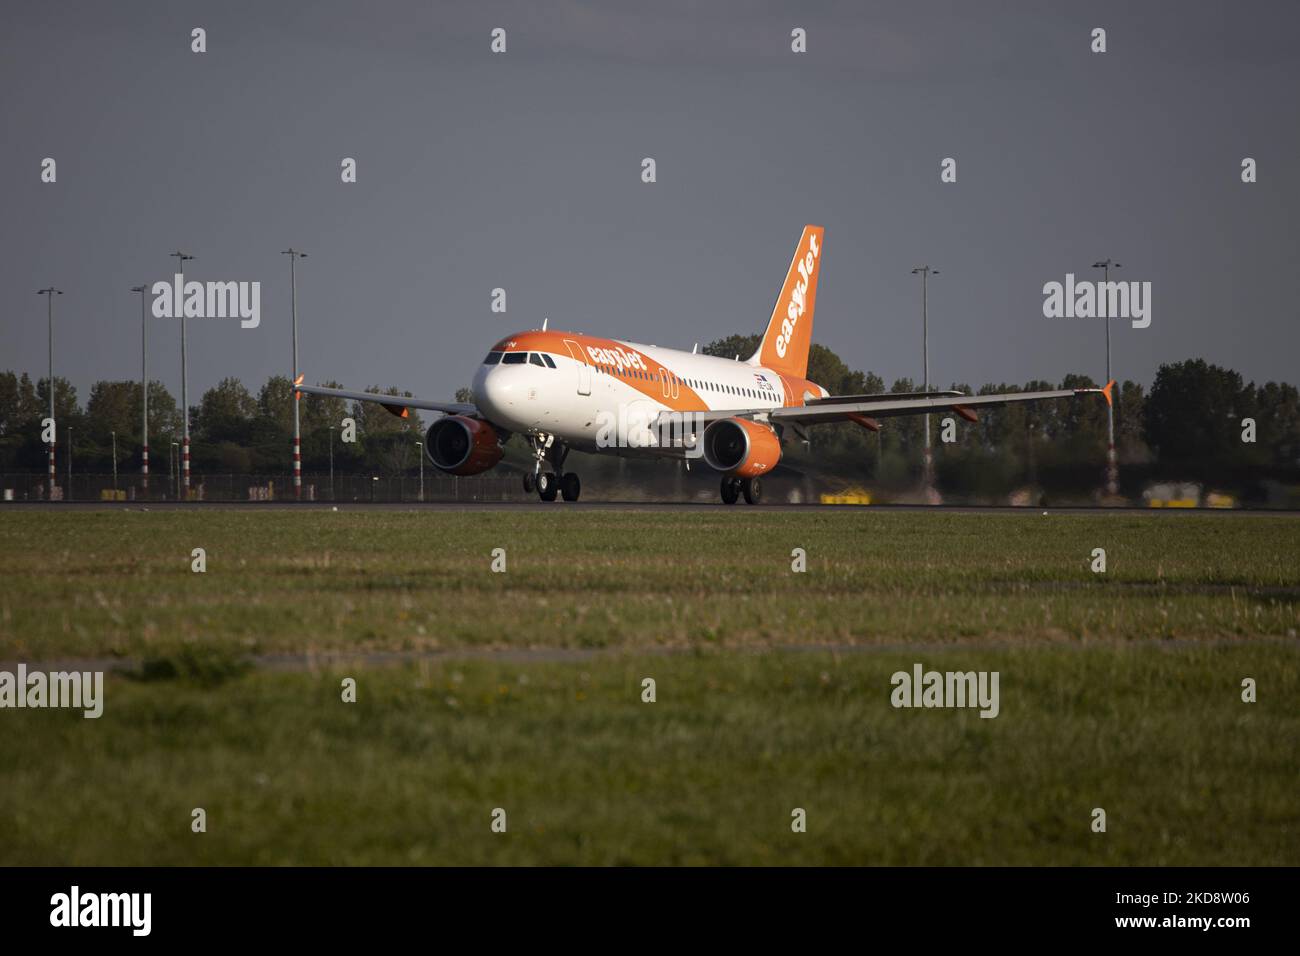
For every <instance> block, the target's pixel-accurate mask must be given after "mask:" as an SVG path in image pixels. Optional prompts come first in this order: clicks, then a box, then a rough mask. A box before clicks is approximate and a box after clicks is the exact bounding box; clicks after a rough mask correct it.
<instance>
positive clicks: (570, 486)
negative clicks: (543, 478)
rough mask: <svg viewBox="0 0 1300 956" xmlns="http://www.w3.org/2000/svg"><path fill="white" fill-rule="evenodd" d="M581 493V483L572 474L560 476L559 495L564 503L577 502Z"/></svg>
mask: <svg viewBox="0 0 1300 956" xmlns="http://www.w3.org/2000/svg"><path fill="white" fill-rule="evenodd" d="M581 491H582V482H580V481H579V480H578V476H577V475H575V474H574V473H573V472H571V471H568V472H565V473H564V474H563V475H561V476H560V494H561V495H562V496H563V498H564V500H565V501H577V500H578V495H579V494H580V493H581Z"/></svg>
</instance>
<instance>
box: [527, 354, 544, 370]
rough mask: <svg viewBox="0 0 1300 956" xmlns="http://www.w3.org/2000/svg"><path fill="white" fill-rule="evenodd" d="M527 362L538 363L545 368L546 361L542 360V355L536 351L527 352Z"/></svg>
mask: <svg viewBox="0 0 1300 956" xmlns="http://www.w3.org/2000/svg"><path fill="white" fill-rule="evenodd" d="M528 364H529V365H540V366H541V367H542V368H546V363H545V362H543V361H542V357H541V356H540V355H538V354H537V353H536V352H529V353H528Z"/></svg>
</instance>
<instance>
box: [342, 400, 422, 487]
mask: <svg viewBox="0 0 1300 956" xmlns="http://www.w3.org/2000/svg"><path fill="white" fill-rule="evenodd" d="M366 391H367V392H372V393H374V394H376V395H391V396H393V398H394V401H393V407H394V408H402V407H405V406H404V405H403V404H402V401H401V400H402V398H403V397H405V398H410V397H412V396H411V393H410V392H402V391H400V390H398V389H397V388H388V389H386V390H381V389H380V388H379V386H378V385H372V386H371V387H370V388H367V389H366ZM352 414H353V417H354V418H356V421H357V437H358V439H359V440H360V444H361V453H362V465H363V467H365V468H367V469H370V470H374V471H378V472H380V473H381V474H385V475H396V474H400V473H402V472H404V471H406V470H407V469H408V468H412V467H414V466H415V465H416V464H417V458H416V453H417V449H416V447H415V443H416V442H417V441H420V442H422V441H424V423H423V422H422V421H421V420H420V414H419V412H417V411H416V410H415V409H414V408H411V409H409V410H408V412H407V415H406V417H401V416H400V415H394V414H393V413H392V412H390V411H388V410H387V409H386V408H385V407H384V406H383V405H379V404H376V403H374V402H357V403H355V406H354V408H353V413H352Z"/></svg>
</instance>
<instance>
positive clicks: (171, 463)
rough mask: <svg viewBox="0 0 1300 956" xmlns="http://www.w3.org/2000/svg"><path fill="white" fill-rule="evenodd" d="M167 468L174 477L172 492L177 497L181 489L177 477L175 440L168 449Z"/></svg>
mask: <svg viewBox="0 0 1300 956" xmlns="http://www.w3.org/2000/svg"><path fill="white" fill-rule="evenodd" d="M167 470H168V471H169V472H170V474H171V478H172V494H173V495H174V496H175V497H177V498H179V497H180V496H181V490H180V487H179V484H178V481H177V478H176V443H175V442H172V443H171V447H170V448H168V449H167Z"/></svg>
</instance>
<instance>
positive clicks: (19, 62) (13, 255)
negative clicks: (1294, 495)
mask: <svg viewBox="0 0 1300 956" xmlns="http://www.w3.org/2000/svg"><path fill="white" fill-rule="evenodd" d="M195 26H202V27H204V28H205V29H206V30H207V32H208V52H207V53H204V54H195V53H192V52H190V30H191V28H193V27H195ZM498 26H500V27H503V28H505V29H506V30H507V33H508V52H507V53H506V54H504V55H493V54H492V53H491V52H490V51H489V42H490V37H489V34H490V31H491V30H492V28H493V27H498ZM796 26H798V27H803V28H805V29H806V30H807V31H808V51H809V52H808V53H807V54H804V55H796V54H793V53H791V52H790V30H791V29H792V28H793V27H796ZM1097 26H1100V27H1104V28H1105V29H1106V30H1107V34H1108V36H1107V39H1108V48H1109V50H1108V52H1107V53H1105V54H1093V53H1092V52H1090V50H1089V45H1090V36H1089V34H1090V31H1091V29H1092V28H1093V27H1097ZM1298 27H1300V7H1298V6H1297V5H1296V4H1294V3H1265V2H1244V3H1243V2H1231V3H1214V2H1197V3H1182V2H1131V0H1129V2H1123V3H1088V4H1084V3H1070V4H1064V3H1043V2H1023V3H992V2H981V3H969V2H954V3H923V2H897V3H884V4H870V5H868V4H865V3H859V2H836V0H830V2H821V3H816V4H809V3H805V2H801V3H796V2H788V3H777V2H749V3H723V2H713V3H699V2H685V0H660V2H656V3H644V2H638V3H613V2H611V3H595V2H579V0H568V2H541V0H538V2H518V3H505V2H479V0H463V2H439V3H428V2H367V3H361V2H349V3H345V2H319V0H315V2H310V3H308V2H306V0H295V2H278V3H258V2H221V3H217V2H211V3H187V2H177V0H168V2H132V3H126V2H123V3H111V4H109V3H102V2H82V3H76V2H69V3H59V4H50V3H44V2H26V0H24V2H16V0H9V2H6V3H5V4H4V6H3V11H2V12H0V54H2V57H0V60H2V62H0V89H3V91H4V92H3V98H2V100H0V110H2V112H3V121H4V125H3V128H4V136H3V137H2V138H0V170H2V171H3V180H2V181H0V209H3V224H2V225H0V261H2V262H3V265H2V266H0V276H3V281H2V282H0V310H2V311H0V315H2V321H3V326H2V335H0V368H14V369H18V370H26V371H30V372H32V373H34V374H43V372H44V369H45V367H46V352H45V347H46V346H45V341H46V339H45V336H46V325H45V310H44V302H43V301H42V300H41V299H40V298H38V297H37V296H36V295H35V294H34V293H35V290H36V289H38V288H40V287H42V286H44V285H47V284H49V283H51V282H53V283H54V284H56V285H58V286H59V287H61V288H62V289H64V290H65V291H66V293H67V294H66V295H64V296H62V297H61V298H60V299H58V301H57V310H58V311H57V316H56V333H55V334H56V342H55V345H56V355H55V359H56V370H55V371H56V374H60V375H66V376H68V377H70V378H71V379H72V380H73V382H74V383H75V384H76V385H77V386H78V390H79V395H80V397H81V399H82V401H83V402H84V401H85V398H86V396H87V392H88V389H89V386H90V383H91V382H93V381H94V380H96V379H100V378H109V379H119V378H132V377H138V375H139V335H140V330H139V302H138V299H137V297H136V296H134V295H132V294H131V293H130V292H129V291H128V289H129V288H130V287H131V286H132V285H136V284H139V283H141V282H144V281H148V282H152V281H154V280H157V279H163V278H167V277H169V276H170V274H171V269H170V266H171V263H172V260H169V259H168V258H167V253H169V252H171V251H172V250H174V249H176V248H177V247H178V246H179V247H181V248H183V249H185V250H186V251H188V252H191V253H193V254H194V255H196V256H197V257H198V259H197V261H196V262H195V263H193V264H192V267H191V269H190V270H189V272H188V274H187V276H188V278H192V279H199V280H260V281H261V282H262V323H261V326H260V328H258V329H256V330H246V329H241V328H240V327H239V323H238V322H237V321H233V320H215V319H197V320H191V322H190V400H191V402H192V403H193V402H197V400H198V397H199V395H200V394H201V392H202V390H203V389H204V388H206V387H208V386H210V385H212V384H213V383H214V382H216V381H217V380H218V379H220V378H222V377H224V376H227V375H234V376H238V377H239V378H241V379H243V380H244V381H245V382H246V383H247V384H248V385H249V386H250V388H253V389H254V390H255V389H256V388H257V386H259V385H260V384H261V383H262V381H264V380H265V378H266V377H267V376H268V375H270V374H273V373H277V372H279V373H287V372H288V370H289V365H290V329H289V312H288V307H289V293H288V284H289V283H288V262H287V258H286V257H284V256H281V255H279V252H280V250H281V249H284V248H286V247H287V246H289V245H291V244H292V245H294V246H297V247H300V248H303V249H305V250H307V252H308V253H309V254H310V257H309V258H308V259H307V260H305V261H304V262H303V263H302V266H301V268H300V270H299V315H300V330H301V343H300V354H301V359H302V363H301V364H302V368H303V370H304V371H305V372H306V373H307V376H308V378H309V379H311V380H323V379H328V378H334V379H337V380H339V381H341V382H343V383H344V384H345V385H346V386H349V387H360V386H366V385H371V384H384V385H390V384H391V385H399V386H401V387H403V388H409V389H411V390H412V391H414V392H415V393H417V394H419V395H423V396H426V397H434V398H436V397H442V396H450V395H451V394H452V392H453V391H454V390H455V389H456V388H457V387H459V386H462V385H466V384H468V383H469V381H470V377H471V375H472V373H473V370H474V367H475V366H476V365H477V363H478V362H479V361H480V360H481V359H482V357H483V354H484V353H485V352H486V351H487V348H488V346H489V345H490V344H491V343H492V342H493V341H495V340H496V339H497V338H499V337H500V336H501V335H503V334H505V333H507V332H510V331H514V330H517V329H522V328H533V327H536V326H538V325H540V324H541V320H542V317H543V316H549V317H550V320H551V325H552V327H560V328H575V329H579V330H582V331H587V332H592V333H597V334H608V335H611V336H614V337H620V338H632V339H636V340H639V341H646V342H650V343H653V344H658V345H672V346H679V347H682V348H686V349H689V348H690V347H691V344H692V343H693V342H695V341H700V342H705V341H708V340H710V339H713V338H716V337H719V336H723V335H727V334H730V333H733V332H748V331H758V330H760V329H761V327H762V326H763V324H764V323H765V322H766V320H767V317H768V315H769V314H770V312H771V308H772V303H773V300H774V299H775V297H776V294H777V292H778V289H779V286H780V283H781V280H782V278H783V275H784V271H785V269H786V267H787V265H788V263H789V260H790V256H791V254H792V252H793V249H794V245H795V242H796V240H797V239H798V236H799V232H800V229H801V227H802V226H803V225H804V224H805V223H807V222H814V223H817V224H820V225H823V226H825V227H826V255H825V259H824V266H823V268H824V272H823V276H822V280H821V286H820V288H819V291H818V303H817V304H818V309H817V317H816V323H817V324H816V329H815V332H814V337H815V339H817V340H818V341H821V342H824V343H825V344H827V345H829V346H830V347H831V348H833V349H835V350H836V351H837V352H838V353H839V354H840V355H841V356H842V357H843V358H844V359H845V360H846V361H847V362H848V363H849V364H850V365H851V366H854V367H859V368H864V369H870V370H873V371H876V372H878V373H880V374H882V375H883V376H884V377H885V379H886V380H887V381H892V380H893V379H894V378H896V377H899V376H903V375H910V376H913V377H917V378H919V377H920V373H921V356H920V338H921V336H920V319H919V305H920V302H919V300H920V294H919V293H920V290H919V286H918V280H917V279H916V278H915V277H913V276H911V275H910V274H909V272H910V270H911V268H912V267H913V266H916V265H919V264H921V263H923V262H929V263H931V264H932V265H934V266H935V267H937V268H938V269H940V270H941V275H939V276H938V277H935V278H934V279H932V280H931V284H930V307H931V308H930V312H931V315H930V319H931V347H930V359H931V368H932V375H933V378H934V379H935V381H937V382H942V383H946V382H949V381H952V380H958V381H966V382H970V383H972V384H980V383H982V382H986V381H1003V380H1005V381H1024V380H1027V379H1030V378H1040V377H1041V378H1047V379H1053V380H1057V379H1059V378H1060V377H1061V376H1062V375H1063V374H1064V373H1066V372H1069V371H1079V372H1084V373H1087V374H1092V375H1094V376H1095V377H1097V378H1100V377H1101V376H1102V374H1103V370H1104V347H1103V341H1104V340H1103V329H1102V325H1101V323H1100V321H1099V320H1085V319H1047V318H1044V317H1043V314H1042V301H1043V297H1042V291H1041V290H1042V286H1043V284H1044V283H1045V282H1048V281H1052V280H1058V281H1059V280H1063V279H1064V277H1065V274H1066V272H1069V271H1073V272H1075V273H1076V274H1077V275H1079V276H1080V277H1081V278H1082V277H1085V276H1086V277H1089V278H1091V277H1092V273H1093V270H1091V269H1089V268H1088V266H1089V265H1090V264H1091V263H1092V262H1093V261H1094V260H1096V259H1098V258H1101V257H1105V256H1111V257H1113V258H1115V259H1118V260H1119V261H1121V262H1123V263H1124V267H1125V268H1124V269H1123V270H1121V272H1120V273H1119V275H1120V277H1122V278H1127V279H1131V280H1147V281H1150V282H1151V283H1152V287H1153V291H1152V295H1153V321H1152V324H1151V326H1150V328H1147V329H1144V330H1134V329H1132V328H1130V327H1129V325H1128V324H1127V323H1126V322H1116V323H1115V324H1114V326H1113V341H1114V350H1115V360H1114V364H1115V373H1116V376H1117V377H1120V378H1125V377H1128V378H1136V379H1138V380H1140V381H1144V382H1148V383H1149V382H1150V380H1151V378H1152V376H1153V375H1154V373H1155V369H1156V367H1157V366H1158V365H1159V364H1160V363H1161V362H1165V361H1174V360H1178V359H1182V358H1187V357H1193V356H1195V357H1204V358H1207V359H1209V360H1211V361H1214V362H1217V363H1220V364H1225V365H1229V366H1232V367H1234V368H1236V369H1238V370H1239V371H1241V372H1242V373H1243V374H1244V375H1245V376H1246V377H1247V378H1248V379H1255V380H1257V381H1264V380H1268V379H1284V380H1289V381H1293V382H1294V381H1296V380H1297V379H1300V374H1297V370H1296V356H1297V352H1298V349H1297V345H1300V333H1298V332H1297V319H1298V318H1300V316H1298V315H1297V305H1296V302H1297V300H1296V297H1295V292H1294V287H1295V274H1296V263H1297V260H1298V259H1300V225H1298V223H1300V185H1298V181H1297V168H1296V164H1297V159H1298V158H1300V109H1298V108H1297V105H1296V104H1297V100H1296V91H1297V90H1300V53H1298V52H1297V47H1296V44H1295V38H1296V36H1297V35H1300V30H1298V29H1297V28H1298ZM47 156H49V157H53V158H55V159H56V160H57V162H58V182H57V183H56V184H53V185H50V184H44V183H41V182H40V178H39V177H40V163H41V160H42V159H43V158H44V157H47ZM345 156H349V157H354V158H355V159H356V160H357V163H358V182H357V183H355V184H349V185H345V184H343V183H341V182H340V177H339V171H340V170H339V164H340V161H341V160H342V158H343V157H345ZM645 156H652V157H654V158H655V160H656V162H657V166H658V182H657V183H655V184H653V185H645V184H642V183H641V181H640V171H641V167H640V162H641V159H642V157H645ZM949 156H951V157H954V158H955V159H956V160H957V171H958V180H957V183H955V184H943V183H941V182H940V181H939V164H940V161H941V160H942V159H943V158H944V157H949ZM1245 156H1250V157H1254V158H1255V159H1256V160H1257V161H1258V164H1259V182H1257V183H1255V184H1251V185H1245V184H1243V183H1242V182H1241V181H1240V162H1241V159H1242V157H1245ZM497 286H500V287H504V288H505V289H506V290H507V294H508V307H509V311H508V312H507V313H506V314H504V315H499V314H494V313H492V312H491V311H490V310H489V305H490V293H491V290H492V289H493V288H494V287H497ZM149 340H150V350H151V356H150V364H151V369H152V370H153V371H154V374H155V375H156V376H158V377H162V378H164V379H165V381H166V382H167V384H168V386H169V387H170V388H171V389H172V390H173V392H174V393H176V394H177V395H178V396H179V392H180V372H179V366H180V358H179V352H180V348H179V340H180V336H179V329H178V326H177V325H176V323H174V322H169V321H166V320H157V321H154V322H153V323H152V326H151V329H150V333H149Z"/></svg>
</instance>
